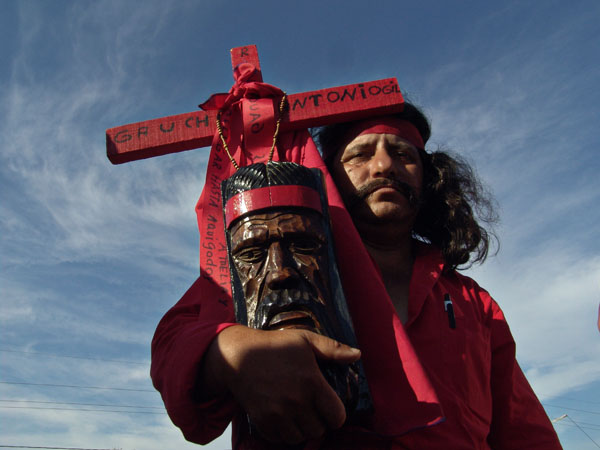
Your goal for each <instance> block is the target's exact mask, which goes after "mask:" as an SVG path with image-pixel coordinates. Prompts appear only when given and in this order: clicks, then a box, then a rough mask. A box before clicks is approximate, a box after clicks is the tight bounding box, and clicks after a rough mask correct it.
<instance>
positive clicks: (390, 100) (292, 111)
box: [106, 78, 403, 164]
mask: <svg viewBox="0 0 600 450" xmlns="http://www.w3.org/2000/svg"><path fill="white" fill-rule="evenodd" d="M402 105H403V98H402V94H401V92H400V89H399V87H398V82H397V81H396V79H395V78H386V79H383V80H377V81H369V82H366V83H358V84H351V85H347V86H340V87H335V88H330V89H321V90H318V91H311V92H304V93H300V94H292V95H290V96H288V106H289V108H288V110H287V113H286V114H285V116H284V117H283V119H282V121H281V131H291V130H297V129H302V128H309V127H318V126H323V125H329V124H331V123H337V122H347V121H352V120H358V119H361V118H365V117H370V116H377V115H383V114H391V113H394V112H399V111H401V110H402ZM216 115H217V112H216V111H194V112H190V113H187V114H178V115H175V116H168V117H163V118H160V119H153V120H147V121H144V122H138V123H132V124H129V125H123V126H120V127H115V128H110V129H108V130H106V151H107V155H108V159H109V160H110V161H111V162H112V163H113V164H121V163H125V162H129V161H136V160H138V159H144V158H152V157H154V156H160V155H166V154H168V153H176V152H181V151H185V150H191V149H194V148H199V147H207V146H210V145H211V143H212V139H213V136H214V134H215V132H216V121H215V119H216Z"/></svg>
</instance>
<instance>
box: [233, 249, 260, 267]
mask: <svg viewBox="0 0 600 450" xmlns="http://www.w3.org/2000/svg"><path fill="white" fill-rule="evenodd" d="M265 253H266V252H265V250H264V249H262V248H260V247H250V248H245V249H242V250H240V251H239V252H237V253H236V254H235V255H234V256H235V258H236V259H239V260H240V261H243V262H247V263H257V262H259V261H262V260H263V259H264V258H265Z"/></svg>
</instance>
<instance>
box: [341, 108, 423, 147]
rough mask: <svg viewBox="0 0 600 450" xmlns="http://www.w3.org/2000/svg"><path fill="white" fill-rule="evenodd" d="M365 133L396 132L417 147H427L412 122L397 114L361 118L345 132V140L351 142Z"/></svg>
mask: <svg viewBox="0 0 600 450" xmlns="http://www.w3.org/2000/svg"><path fill="white" fill-rule="evenodd" d="M363 134H395V135H396V136H399V137H401V138H402V139H406V140H407V141H408V142H410V143H411V144H412V145H414V146H415V147H417V148H425V144H424V143H423V138H422V137H421V134H420V133H419V130H417V127H415V126H414V125H413V124H412V123H410V122H409V121H407V120H403V119H400V118H398V117H396V116H383V117H374V118H372V119H367V120H361V121H360V122H357V123H355V124H354V126H352V127H350V128H349V129H348V131H347V132H346V134H345V136H344V137H345V138H347V140H345V141H344V142H345V143H347V142H350V141H351V140H352V139H354V138H356V137H358V136H361V135H363Z"/></svg>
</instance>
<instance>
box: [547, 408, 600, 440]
mask: <svg viewBox="0 0 600 450" xmlns="http://www.w3.org/2000/svg"><path fill="white" fill-rule="evenodd" d="M563 419H569V420H570V421H571V422H573V423H574V424H575V426H576V427H577V428H579V430H580V431H581V432H582V433H583V434H585V435H586V436H587V437H588V439H589V440H590V441H592V442H593V443H594V445H595V446H596V447H598V448H600V445H598V443H597V442H596V441H594V440H593V439H592V437H591V436H590V435H589V434H587V433H586V432H585V430H584V429H583V428H581V427H580V426H579V424H578V423H577V422H575V421H574V420H573V419H571V417H569V415H568V414H563V415H562V416H560V417H557V418H556V419H553V420H552V423H556V422H559V421H561V420H563Z"/></svg>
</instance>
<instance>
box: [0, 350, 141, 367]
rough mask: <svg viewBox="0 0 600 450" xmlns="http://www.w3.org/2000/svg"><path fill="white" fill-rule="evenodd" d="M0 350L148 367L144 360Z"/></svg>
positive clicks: (9, 351) (8, 351)
mask: <svg viewBox="0 0 600 450" xmlns="http://www.w3.org/2000/svg"><path fill="white" fill-rule="evenodd" d="M0 352H5V353H21V354H24V355H38V356H50V357H54V358H71V359H87V360H90V361H104V362H112V363H120V364H138V365H142V366H146V367H148V363H145V362H139V361H127V360H123V359H106V358H90V357H86V356H72V355H58V354H56V353H46V352H33V351H25V350H9V349H5V348H0Z"/></svg>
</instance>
